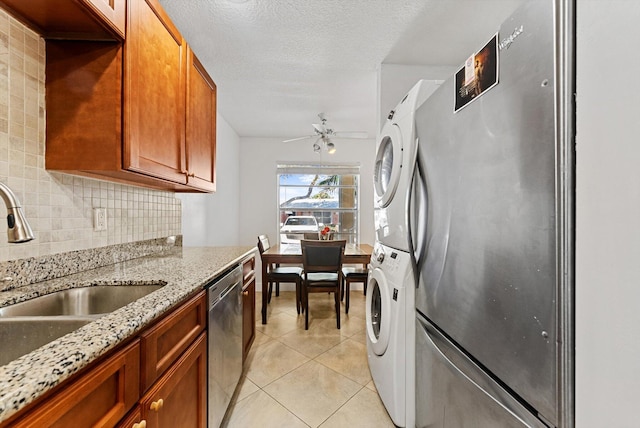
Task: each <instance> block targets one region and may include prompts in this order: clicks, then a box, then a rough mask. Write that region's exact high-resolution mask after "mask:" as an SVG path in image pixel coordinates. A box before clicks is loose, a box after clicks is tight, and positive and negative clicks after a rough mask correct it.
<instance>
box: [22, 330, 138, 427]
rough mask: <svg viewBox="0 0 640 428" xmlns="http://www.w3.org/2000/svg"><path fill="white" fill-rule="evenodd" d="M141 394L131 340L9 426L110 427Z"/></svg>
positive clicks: (135, 351) (133, 346)
mask: <svg viewBox="0 0 640 428" xmlns="http://www.w3.org/2000/svg"><path fill="white" fill-rule="evenodd" d="M139 398H140V343H139V341H138V340H136V341H134V342H133V343H131V344H130V345H128V346H126V347H125V348H124V349H122V350H120V351H118V352H116V353H115V354H114V355H113V356H111V357H109V358H108V359H107V360H106V361H104V362H102V363H101V364H100V365H99V366H97V367H96V368H94V369H92V370H90V371H88V372H87V373H85V374H84V375H82V376H81V377H80V378H78V379H77V380H76V381H74V382H72V383H71V384H69V385H68V386H66V387H64V388H63V389H62V390H61V391H60V392H58V393H56V394H55V395H54V396H53V397H52V398H50V399H49V400H47V401H46V402H45V403H43V404H42V405H40V406H38V407H36V408H35V409H34V410H33V411H31V412H29V413H28V414H27V416H26V417H23V418H20V419H19V420H18V421H16V422H14V423H13V424H11V426H12V427H45V426H46V427H60V428H67V427H80V426H99V427H113V426H115V425H116V424H117V423H118V421H119V420H120V419H121V418H122V417H123V416H124V415H125V414H126V413H127V412H128V411H129V409H131V408H132V407H134V406H135V404H136V402H137V401H138V399H139Z"/></svg>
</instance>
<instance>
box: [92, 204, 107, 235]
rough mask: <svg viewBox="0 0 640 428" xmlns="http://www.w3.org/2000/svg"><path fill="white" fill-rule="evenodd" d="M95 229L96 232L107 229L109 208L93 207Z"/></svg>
mask: <svg viewBox="0 0 640 428" xmlns="http://www.w3.org/2000/svg"><path fill="white" fill-rule="evenodd" d="M93 230H95V231H96V232H98V231H101V230H107V209H106V208H94V209H93Z"/></svg>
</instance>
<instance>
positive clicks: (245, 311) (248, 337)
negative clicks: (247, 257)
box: [242, 276, 256, 361]
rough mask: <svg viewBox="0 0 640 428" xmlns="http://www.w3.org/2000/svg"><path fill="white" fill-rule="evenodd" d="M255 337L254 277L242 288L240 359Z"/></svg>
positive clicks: (245, 356) (247, 351)
mask: <svg viewBox="0 0 640 428" xmlns="http://www.w3.org/2000/svg"><path fill="white" fill-rule="evenodd" d="M255 337H256V278H255V276H254V277H253V279H252V280H251V282H249V284H248V285H247V286H246V287H245V288H243V289H242V361H244V360H246V359H247V354H248V353H249V350H250V349H251V345H252V344H253V339H255Z"/></svg>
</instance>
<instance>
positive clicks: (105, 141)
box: [0, 0, 216, 192]
mask: <svg viewBox="0 0 640 428" xmlns="http://www.w3.org/2000/svg"><path fill="white" fill-rule="evenodd" d="M0 1H2V0H0ZM83 1H89V0H83ZM90 1H91V2H92V3H96V4H98V3H104V4H110V3H109V2H110V1H113V0H90ZM103 7H104V6H103ZM126 30H127V39H126V41H125V42H124V43H122V42H120V41H102V40H100V41H96V40H59V39H47V41H46V43H47V45H46V46H47V55H46V61H47V64H46V91H47V93H46V102H47V108H46V111H47V126H46V151H45V167H46V168H47V169H49V170H55V171H62V172H66V173H70V174H78V175H86V176H90V177H94V178H101V179H107V180H113V181H118V182H123V183H127V184H138V185H142V186H146V187H152V188H156V189H164V190H172V191H180V192H196V191H204V192H212V191H214V190H215V149H216V146H215V141H216V85H215V84H214V82H213V80H211V78H210V77H209V75H208V74H207V72H206V70H205V69H204V67H203V66H202V64H201V63H200V62H199V61H198V60H197V58H196V57H195V56H194V55H193V53H191V52H189V48H188V46H187V44H186V42H185V41H184V39H183V38H182V36H181V35H180V33H179V32H178V30H177V29H176V27H175V26H174V25H173V24H172V23H171V20H170V19H169V17H168V16H167V15H166V13H165V12H164V10H163V9H162V7H161V6H160V4H159V3H158V1H157V0H129V1H128V6H127V28H126Z"/></svg>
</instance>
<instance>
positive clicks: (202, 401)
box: [140, 333, 207, 428]
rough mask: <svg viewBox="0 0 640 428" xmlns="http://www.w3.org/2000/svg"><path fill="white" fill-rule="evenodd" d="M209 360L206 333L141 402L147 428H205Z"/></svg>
mask: <svg viewBox="0 0 640 428" xmlns="http://www.w3.org/2000/svg"><path fill="white" fill-rule="evenodd" d="M206 359H207V335H206V334H205V333H203V334H201V335H200V337H198V339H197V340H196V341H195V342H194V344H193V345H191V346H190V347H189V349H187V351H186V352H185V353H184V354H183V355H182V357H180V359H179V360H178V361H177V362H176V363H175V364H174V365H173V366H171V368H170V369H169V371H167V372H166V373H165V375H164V376H162V377H161V378H160V380H158V382H156V384H155V385H154V386H153V388H151V389H150V390H149V392H148V393H147V394H145V396H144V397H143V398H142V400H141V402H140V404H141V407H142V419H143V420H145V421H147V428H155V427H163V428H164V427H166V428H175V427H193V428H197V427H202V428H204V427H205V426H206V419H207V400H206V397H207V388H206V387H207V361H206Z"/></svg>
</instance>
